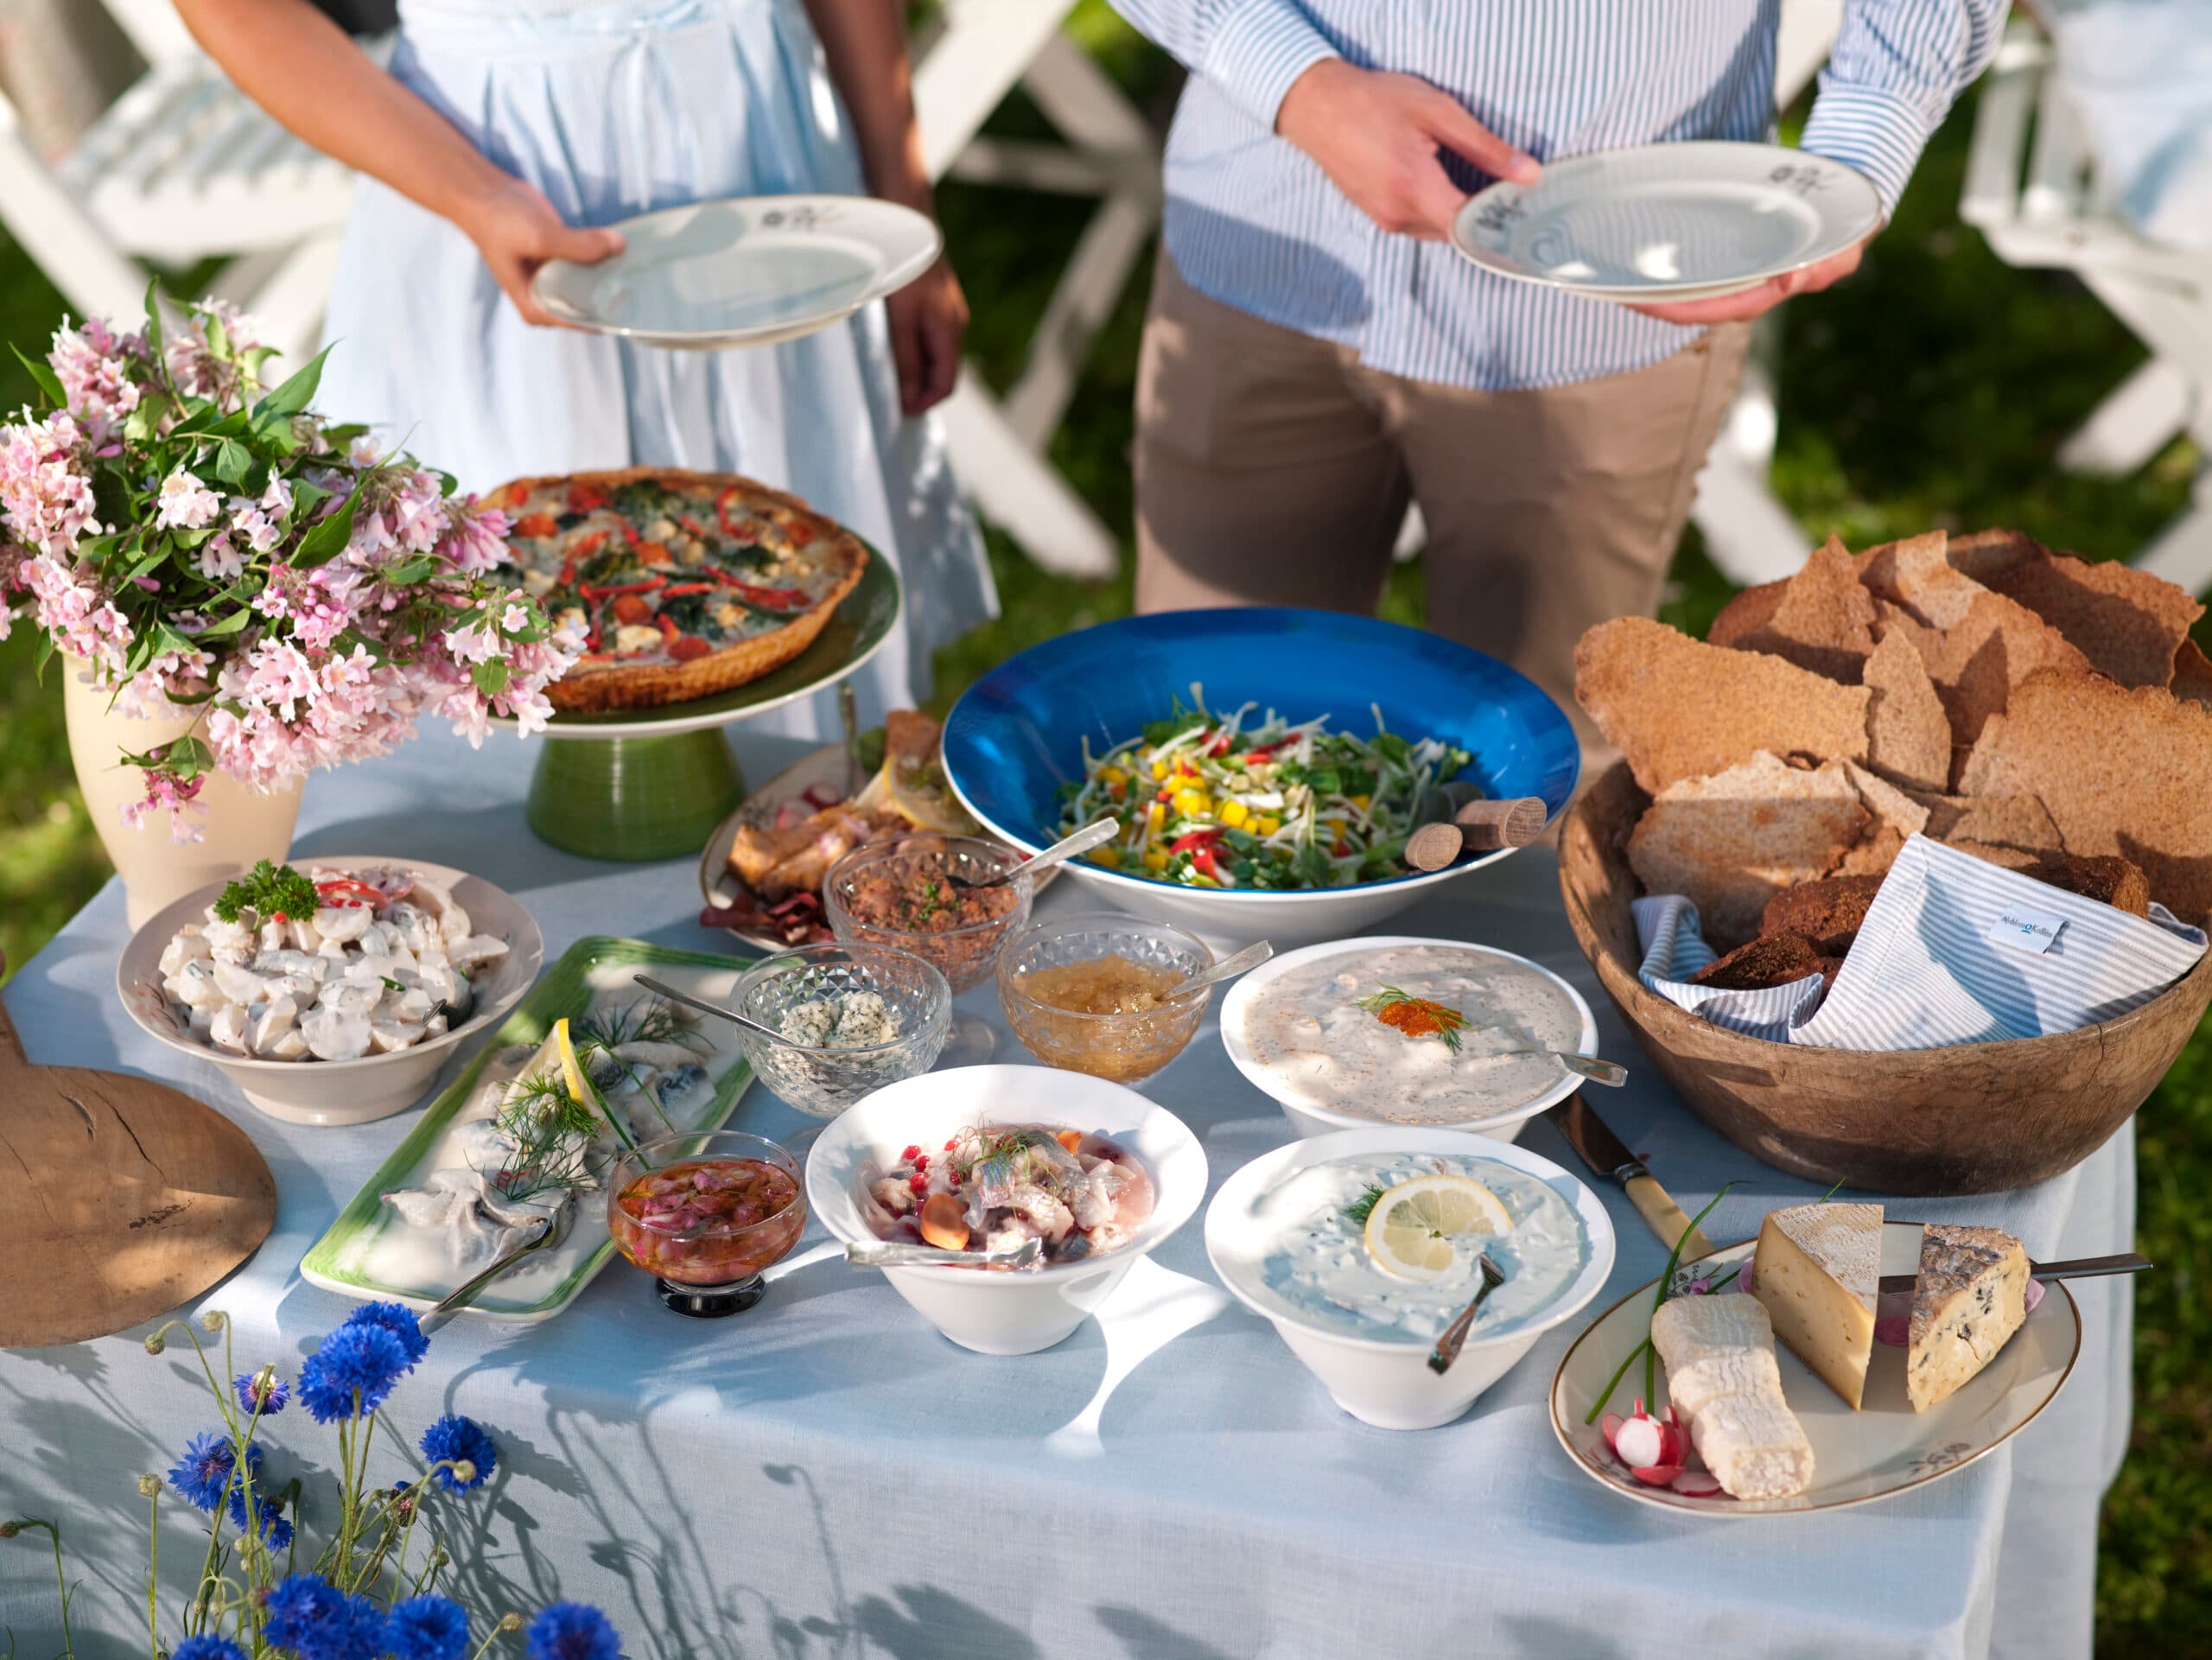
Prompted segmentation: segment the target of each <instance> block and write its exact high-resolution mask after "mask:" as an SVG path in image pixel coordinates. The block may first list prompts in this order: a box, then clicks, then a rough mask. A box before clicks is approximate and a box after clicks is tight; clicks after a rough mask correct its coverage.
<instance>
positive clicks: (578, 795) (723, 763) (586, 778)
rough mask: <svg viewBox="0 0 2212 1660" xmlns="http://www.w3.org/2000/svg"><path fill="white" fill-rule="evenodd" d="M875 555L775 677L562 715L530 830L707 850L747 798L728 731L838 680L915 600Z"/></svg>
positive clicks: (560, 837) (636, 856)
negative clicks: (705, 693)
mask: <svg viewBox="0 0 2212 1660" xmlns="http://www.w3.org/2000/svg"><path fill="white" fill-rule="evenodd" d="M868 555H869V557H868V569H866V570H865V571H864V572H862V573H861V580H860V583H859V585H858V586H857V587H855V588H854V589H853V591H852V592H851V593H850V594H848V595H846V596H845V598H844V600H843V601H842V603H841V604H839V606H838V607H837V608H836V610H835V611H833V612H832V613H830V615H829V623H828V625H827V626H824V627H823V630H822V632H821V633H819V634H817V635H816V636H815V638H814V643H813V644H812V645H810V646H808V647H807V648H806V650H804V652H800V653H799V654H798V656H797V657H795V658H792V659H791V661H790V662H789V663H786V664H785V665H784V666H783V667H782V668H780V669H778V670H777V671H775V672H774V673H773V674H768V675H763V676H762V677H760V679H758V680H754V681H752V682H749V683H748V684H745V685H742V686H737V687H734V688H732V689H731V690H728V691H723V692H716V693H715V695H714V696H711V697H700V698H695V699H694V700H693V701H691V702H690V703H671V704H668V705H666V706H665V707H664V708H660V709H610V710H607V711H605V712H603V713H598V714H578V713H563V714H559V715H556V716H554V717H553V723H552V725H551V726H550V727H548V728H546V729H545V730H544V731H543V733H541V734H539V735H538V736H539V743H538V750H537V770H536V772H535V773H532V774H531V780H530V805H529V808H528V811H527V815H526V817H527V819H528V822H529V824H530V828H531V831H532V832H533V833H534V834H535V835H536V836H537V838H538V839H539V840H540V841H542V842H545V843H549V844H550V845H551V846H554V847H556V848H559V849H562V850H563V852H567V853H580V854H582V855H584V856H585V857H586V858H590V859H626V860H645V859H673V858H676V857H677V856H679V855H684V854H696V853H697V852H698V850H699V849H701V848H702V847H704V846H705V845H706V843H707V838H708V837H709V836H711V835H713V834H714V832H715V827H716V826H717V825H719V824H721V822H722V820H723V819H725V818H727V817H728V816H729V814H730V812H731V811H733V810H734V808H735V807H736V805H737V804H738V803H739V802H741V801H742V800H743V799H744V798H745V779H744V777H743V775H742V774H741V773H740V772H739V771H738V766H737V758H736V757H735V756H734V755H733V754H730V747H729V740H728V737H727V736H725V735H724V733H723V728H725V727H729V726H734V725H735V724H736V723H737V722H740V721H743V720H747V719H748V718H750V717H751V716H755V715H765V714H766V713H767V712H768V711H769V710H770V709H781V708H783V707H784V706H785V704H786V703H797V702H798V700H799V699H800V698H802V697H807V696H812V695H813V694H814V693H816V692H817V691H820V690H822V689H823V687H825V686H834V685H836V684H837V682H839V681H840V680H842V679H843V678H844V677H846V676H847V675H849V674H850V673H852V672H853V671H854V670H855V669H857V668H859V667H860V666H861V664H863V663H865V662H867V661H868V658H871V657H874V655H875V654H876V652H879V651H880V650H881V649H882V647H883V643H884V641H886V640H887V639H890V638H891V631H892V630H893V629H894V628H896V627H897V626H899V610H900V607H902V606H903V604H904V603H905V596H904V595H903V594H902V593H901V592H900V590H899V576H898V573H897V572H896V571H894V570H893V569H892V568H891V562H890V561H889V560H888V559H886V558H885V557H883V556H882V555H881V554H880V553H877V552H876V551H875V550H874V549H873V548H870V549H869V550H868ZM494 724H495V725H502V726H512V724H513V722H494Z"/></svg>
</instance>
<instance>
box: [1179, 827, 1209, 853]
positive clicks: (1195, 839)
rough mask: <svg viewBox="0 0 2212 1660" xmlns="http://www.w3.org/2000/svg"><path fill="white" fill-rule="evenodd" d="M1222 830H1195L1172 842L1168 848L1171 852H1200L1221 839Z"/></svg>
mask: <svg viewBox="0 0 2212 1660" xmlns="http://www.w3.org/2000/svg"><path fill="white" fill-rule="evenodd" d="M1221 836H1222V833H1221V831H1220V830H1216V829H1211V828H1209V829H1206V830H1192V831H1190V832H1188V833H1187V834H1185V835H1182V836H1177V837H1176V838H1175V839H1174V840H1173V841H1172V842H1170V843H1168V844H1167V850H1168V851H1169V852H1170V853H1196V852H1200V851H1203V850H1204V849H1207V848H1210V847H1211V846H1212V845H1213V844H1214V843H1216V842H1218V841H1219V840H1221Z"/></svg>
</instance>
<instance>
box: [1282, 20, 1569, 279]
mask: <svg viewBox="0 0 2212 1660" xmlns="http://www.w3.org/2000/svg"><path fill="white" fill-rule="evenodd" d="M1275 130H1276V131H1277V132H1279V133H1281V135H1282V136H1283V137H1285V138H1287V139H1288V140H1289V141H1290V142H1291V143H1294V144H1295V145H1297V146H1298V148H1299V149H1302V150H1304V151H1305V152H1306V154H1307V155H1308V156H1312V157H1313V159H1314V160H1315V161H1316V162H1319V163H1320V164H1321V170H1322V171H1323V172H1324V173H1325V174H1327V175H1329V179H1330V181H1331V182H1332V183H1333V184H1334V185H1335V186H1336V187H1337V188H1338V189H1339V190H1341V191H1343V192H1344V194H1345V195H1346V196H1347V197H1348V198H1350V199H1351V204H1352V206H1353V207H1357V208H1358V209H1359V210H1360V212H1362V213H1365V214H1366V215H1367V216H1368V218H1370V219H1373V220H1374V221H1375V222H1376V224H1377V225H1379V226H1382V227H1383V229H1384V230H1386V231H1396V232H1403V233H1404V234H1406V235H1408V236H1415V237H1421V238H1423V239H1426V240H1428V241H1432V242H1436V241H1441V240H1443V239H1445V238H1446V236H1448V235H1449V234H1450V233H1451V229H1452V215H1453V214H1455V213H1458V212H1459V208H1460V206H1461V205H1462V204H1463V203H1464V202H1465V200H1467V197H1466V193H1465V191H1463V190H1461V189H1460V188H1459V187H1458V186H1457V185H1455V184H1453V183H1452V180H1451V178H1450V176H1449V175H1447V174H1446V172H1445V171H1444V163H1443V161H1442V159H1441V158H1440V156H1438V154H1437V152H1438V151H1439V150H1440V149H1448V150H1451V151H1452V152H1453V153H1454V154H1456V155H1459V156H1464V157H1465V159H1466V160H1468V161H1469V162H1472V163H1473V164H1474V165H1475V166H1476V167H1478V168H1480V169H1482V170H1483V171H1484V172H1485V173H1488V174H1490V175H1492V176H1494V177H1497V178H1500V179H1510V180H1512V181H1514V182H1516V184H1530V183H1533V182H1534V181H1535V177H1536V163H1535V158H1534V157H1532V156H1528V155H1526V154H1525V153H1523V152H1522V151H1521V150H1517V149H1514V147H1513V146H1512V145H1510V144H1509V143H1506V142H1505V141H1504V140H1503V138H1500V137H1498V136H1497V134H1496V133H1494V132H1492V131H1491V130H1490V129H1489V128H1487V127H1485V126H1484V125H1483V124H1482V123H1481V122H1479V121H1478V120H1476V119H1475V118H1474V117H1473V116H1471V115H1470V114H1468V113H1467V111H1466V108H1465V105H1462V104H1461V103H1460V102H1459V99H1455V98H1453V97H1452V95H1451V94H1450V93H1449V92H1442V91H1440V90H1439V89H1438V88H1436V87H1434V86H1430V85H1429V84H1428V82H1427V81H1425V80H1421V78H1420V77H1419V76H1418V75H1401V74H1395V73H1390V72H1389V71H1386V70H1381V69H1360V68H1356V67H1353V66H1352V65H1351V64H1349V63H1346V62H1345V61H1344V60H1343V59H1341V58H1326V59H1324V60H1322V61H1320V62H1319V63H1317V64H1315V65H1314V66H1313V67H1312V68H1311V69H1308V70H1307V71H1306V73H1304V74H1302V75H1300V77H1299V78H1298V79H1297V80H1294V81H1293V82H1292V83H1291V87H1290V91H1289V92H1287V93H1285V94H1284V96H1283V100H1282V106H1281V109H1280V110H1278V111H1276V113H1275Z"/></svg>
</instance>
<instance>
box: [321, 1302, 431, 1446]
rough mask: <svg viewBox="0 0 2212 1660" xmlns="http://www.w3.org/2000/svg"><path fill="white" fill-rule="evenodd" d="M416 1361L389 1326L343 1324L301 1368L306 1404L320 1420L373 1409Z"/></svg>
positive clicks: (378, 1405)
mask: <svg viewBox="0 0 2212 1660" xmlns="http://www.w3.org/2000/svg"><path fill="white" fill-rule="evenodd" d="M410 1364H412V1363H411V1362H410V1361H409V1359H408V1358H407V1350H406V1346H405V1345H404V1344H403V1343H402V1342H401V1341H400V1339H399V1338H398V1337H397V1335H396V1334H395V1333H394V1332H391V1330H390V1329H389V1328H387V1327H385V1326H368V1325H364V1326H351V1325H348V1326H340V1327H339V1328H338V1329H337V1330H336V1331H334V1332H332V1333H331V1334H330V1335H329V1336H328V1337H326V1338H325V1339H323V1340H322V1345H321V1347H320V1348H318V1349H317V1350H316V1351H315V1352H314V1353H313V1354H311V1355H309V1356H308V1358H307V1360H306V1362H305V1364H302V1366H301V1367H300V1404H301V1405H302V1406H303V1407H305V1408H306V1409H308V1412H309V1413H310V1414H311V1415H313V1416H314V1418H315V1421H316V1422H317V1423H319V1424H327V1423H334V1422H335V1421H338V1420H339V1419H340V1418H350V1417H352V1416H353V1415H354V1413H355V1412H356V1411H357V1410H359V1411H361V1412H373V1411H375V1410H376V1409H378V1407H380V1406H382V1405H383V1404H384V1400H385V1396H387V1395H390V1394H391V1386H392V1385H393V1384H394V1383H397V1382H398V1381H399V1378H400V1374H401V1373H403V1372H404V1371H406V1370H407V1369H408V1367H409V1365H410ZM355 1396H359V1397H360V1399H359V1404H358V1406H357V1405H356V1402H355V1400H354V1397H355Z"/></svg>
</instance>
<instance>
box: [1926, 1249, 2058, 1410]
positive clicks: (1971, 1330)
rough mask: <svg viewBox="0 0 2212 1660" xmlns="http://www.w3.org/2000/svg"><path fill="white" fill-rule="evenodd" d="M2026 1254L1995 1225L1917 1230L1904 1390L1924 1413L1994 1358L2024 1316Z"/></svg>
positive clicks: (2026, 1272)
mask: <svg viewBox="0 0 2212 1660" xmlns="http://www.w3.org/2000/svg"><path fill="white" fill-rule="evenodd" d="M2027 1294H2028V1253H2027V1252H2026V1251H2025V1250H2023V1249H2022V1248H2021V1244H2020V1242H2019V1241H2018V1240H2017V1239H2015V1238H2014V1237H2012V1235H2011V1234H2009V1233H2005V1232H2003V1231H1999V1229H1996V1228H1969V1227H1962V1226H1956V1225H1954V1224H1948V1223H1941V1222H1931V1223H1929V1224H1928V1225H1927V1226H1926V1227H1925V1228H1923V1230H1922V1231H1921V1235H1920V1279H1919V1282H1918V1283H1917V1284H1916V1285H1915V1286H1914V1287H1913V1294H1912V1337H1911V1341H1910V1345H1908V1346H1907V1348H1906V1350H1905V1359H1904V1365H1905V1372H1904V1386H1905V1393H1906V1394H1907V1395H1908V1396H1910V1397H1911V1400H1912V1409H1913V1410H1914V1411H1915V1412H1924V1411H1926V1410H1927V1409H1929V1407H1931V1406H1933V1405H1935V1404H1936V1402H1938V1401H1940V1400H1942V1399H1943V1398H1944V1397H1945V1396H1948V1395H1950V1394H1951V1393H1952V1392H1953V1391H1955V1390H1957V1389H1958V1387H1959V1386H1960V1385H1961V1384H1962V1383H1965V1382H1966V1381H1967V1379H1968V1378H1971V1377H1974V1376H1975V1375H1976V1374H1977V1373H1979V1372H1980V1371H1981V1369H1982V1368H1983V1367H1984V1366H1986V1365H1987V1364H1989V1363H1990V1362H1991V1361H1992V1360H1993V1359H1995V1358H1997V1352H1998V1351H1999V1349H2001V1348H2003V1347H2004V1346H2005V1344H2006V1343H2007V1342H2008V1341H2009V1340H2010V1339H2011V1338H2012V1333H2013V1332H2017V1331H2018V1330H2019V1329H2020V1326H2021V1325H2022V1324H2023V1322H2024V1321H2025V1320H2026V1319H2027V1317H2028V1307H2027Z"/></svg>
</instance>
